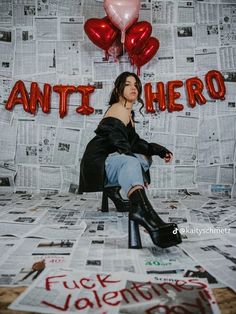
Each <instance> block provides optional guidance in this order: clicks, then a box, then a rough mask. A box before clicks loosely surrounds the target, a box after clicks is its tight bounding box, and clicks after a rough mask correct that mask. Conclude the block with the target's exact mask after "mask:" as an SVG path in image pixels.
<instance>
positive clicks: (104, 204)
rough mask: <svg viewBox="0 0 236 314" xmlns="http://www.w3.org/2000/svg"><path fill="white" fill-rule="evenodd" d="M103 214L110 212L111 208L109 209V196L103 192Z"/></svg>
mask: <svg viewBox="0 0 236 314" xmlns="http://www.w3.org/2000/svg"><path fill="white" fill-rule="evenodd" d="M101 211H102V212H109V207H108V196H107V195H106V194H105V193H104V192H103V193H102V209H101Z"/></svg>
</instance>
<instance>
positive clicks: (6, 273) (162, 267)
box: [0, 193, 236, 313]
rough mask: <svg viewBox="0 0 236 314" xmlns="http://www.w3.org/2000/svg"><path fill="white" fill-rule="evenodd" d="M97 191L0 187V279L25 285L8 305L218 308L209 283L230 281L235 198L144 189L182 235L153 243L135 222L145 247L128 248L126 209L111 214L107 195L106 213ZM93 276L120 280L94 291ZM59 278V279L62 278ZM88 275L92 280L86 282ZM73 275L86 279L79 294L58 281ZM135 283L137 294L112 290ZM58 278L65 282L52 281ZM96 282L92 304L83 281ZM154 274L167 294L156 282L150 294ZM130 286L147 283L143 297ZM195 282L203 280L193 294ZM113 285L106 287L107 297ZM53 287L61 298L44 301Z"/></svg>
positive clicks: (233, 282) (235, 258)
mask: <svg viewBox="0 0 236 314" xmlns="http://www.w3.org/2000/svg"><path fill="white" fill-rule="evenodd" d="M96 197H97V195H94V194H91V195H90V194H87V195H83V196H81V195H75V194H64V195H58V194H55V195H53V194H52V195H46V194H45V195H31V194H1V195H0V208H1V214H0V250H1V252H4V254H3V256H2V258H1V262H0V285H1V286H9V287H10V286H11V287H14V286H28V289H27V290H26V292H25V294H23V295H22V296H20V298H19V299H17V301H16V303H13V305H12V308H13V309H19V310H20V309H21V310H26V311H29V310H30V311H35V312H40V313H60V312H61V311H62V310H63V311H66V312H68V313H73V312H74V311H75V310H78V309H79V310H80V312H83V313H90V311H91V313H103V312H104V313H105V312H107V313H159V310H160V313H170V312H171V311H174V308H175V307H176V308H175V309H176V311H177V307H178V306H179V307H180V308H181V307H182V308H184V307H185V311H186V313H188V311H190V312H191V313H200V307H201V306H202V313H218V312H219V311H218V307H217V305H216V304H215V301H214V298H213V297H212V294H211V288H216V287H229V288H231V289H232V290H233V291H235V289H236V276H235V273H236V247H235V227H236V225H235V216H236V213H235V207H236V200H234V199H230V198H226V197H222V196H206V195H200V194H198V193H193V194H190V193H187V194H182V195H178V196H175V197H169V198H161V197H156V198H155V197H151V202H152V204H153V206H154V208H155V209H156V211H157V212H158V214H159V215H160V216H161V217H162V218H163V220H165V221H169V222H176V223H177V224H178V226H179V230H180V232H181V234H182V237H183V243H182V244H180V245H179V246H178V247H172V248H169V249H161V248H158V247H156V246H154V245H153V244H152V242H151V240H150V237H149V235H148V234H147V232H146V231H145V230H144V229H141V237H142V244H143V249H141V250H129V249H128V248H127V243H128V240H127V223H128V220H127V213H117V212H116V211H115V208H114V206H113V205H112V203H111V204H110V208H111V209H110V212H109V213H102V212H101V211H100V205H101V200H100V199H97V198H96ZM95 274H103V276H108V277H106V278H113V277H114V278H116V279H114V280H113V279H112V280H108V282H109V283H110V282H113V281H114V282H116V280H117V282H119V284H118V283H117V285H114V287H113V286H112V290H109V289H110V288H111V287H109V289H108V290H106V289H105V290H104V291H101V289H100V288H101V282H103V281H101V279H98V277H96V276H95ZM104 274H105V275H104ZM53 276H54V277H55V278H57V279H55V280H52V281H51V282H50V284H49V285H51V286H52V287H53V288H54V286H55V289H56V290H55V291H51V292H52V294H51V296H50V298H49V299H48V301H47V300H46V299H45V295H46V294H45V291H44V290H45V289H46V290H47V289H49V290H50V289H51V288H49V286H47V285H44V284H45V282H47V280H48V279H47V278H52V277H53ZM60 276H65V278H67V280H66V281H63V280H62V282H61V280H59V279H58V278H61V277H60ZM94 276H95V277H96V280H95V279H93V283H94V285H91V284H89V285H88V284H85V282H86V283H88V282H90V281H91V280H92V279H91V278H95V277H94ZM98 276H100V275H98ZM110 276H112V277H110ZM117 276H118V277H117ZM79 277H81V278H82V279H83V280H84V281H83V282H84V285H82V287H80V288H81V289H79V295H80V298H79V299H78V291H77V295H76V296H75V294H74V290H73V293H72V292H71V293H68V291H64V292H63V289H64V288H65V285H67V283H66V282H67V281H68V282H75V280H74V279H75V278H79ZM68 278H69V279H68ZM89 278H90V279H89ZM117 278H118V279H117ZM105 281H106V280H105ZM134 281H135V282H136V283H135V287H136V288H135V289H136V293H137V291H139V296H136V297H135V296H133V299H132V300H131V301H132V302H131V301H130V300H129V301H127V302H125V303H124V300H126V296H125V297H124V295H120V291H123V290H122V289H131V288H132V289H134V288H133V287H134V286H133V285H134ZM55 282H57V284H56V283H55ZM60 282H61V285H62V286H63V287H64V288H63V289H62V287H59V286H60ZM63 282H64V283H63ZM95 282H98V283H96V284H97V285H98V286H99V284H100V286H99V289H97V290H96V291H97V293H98V295H96V294H95V292H93V298H95V299H96V300H97V301H96V302H97V303H96V304H95V303H94V302H93V301H92V299H91V296H90V297H88V296H87V295H88V286H89V287H93V286H94V287H95V286H96V284H95ZM137 282H138V283H137ZM147 282H149V286H147ZM150 282H151V283H152V285H151V284H150ZM161 282H169V283H170V282H172V284H173V283H174V284H173V286H172V288H171V289H170V290H168V289H167V290H168V291H167V290H165V293H166V294H165V293H164V294H163V291H164V290H162V292H160V291H159V290H158V291H159V292H156V294H158V293H159V297H158V298H157V295H155V298H154V299H153V298H152V297H151V295H153V293H154V291H156V290H155V289H157V287H159V285H160V283H161ZM179 282H182V286H181V285H180V284H179ZM141 283H142V284H141ZM136 285H141V286H142V291H149V294H148V296H149V297H150V298H149V297H148V296H147V295H146V296H145V297H141V299H140V293H141V292H140V290H139V289H138V288H137V286H136ZM153 285H154V286H153ZM156 285H157V286H156ZM185 285H186V287H191V288H189V290H190V291H192V293H190V294H189V293H187V290H188V288H185V289H184V288H183V286H184V287H185ZM51 286H50V287H51ZM105 286H106V284H104V287H103V288H105ZM180 286H181V287H182V288H180ZM85 287H87V289H85ZM127 287H129V288H127ZM130 287H131V288H130ZM153 287H154V288H153ZM173 287H174V288H173ZM200 287H205V288H204V289H203V290H202V291H201V293H200V292H199V291H198V290H199V289H200ZM206 287H208V288H206ZM77 288H78V287H77ZM82 288H83V289H82ZM159 288H160V287H159ZM198 288H199V289H198ZM58 289H59V290H58ZM200 290H201V289H200ZM70 291H72V290H70ZM89 291H90V290H89ZM92 291H94V290H92ZM92 291H90V292H92ZM111 291H113V295H110V294H109V297H108V293H111ZM114 291H115V292H116V293H115V292H114ZM46 292H48V291H46ZM180 292H181V293H180ZM29 293H30V295H31V298H29ZM34 293H35V294H37V295H38V296H39V297H38V300H41V299H42V298H44V299H45V300H44V301H45V302H46V303H45V302H44V303H39V301H38V302H36V303H35V298H33V297H32V295H34ZM40 293H41V294H40ZM104 293H105V294H104ZM130 293H131V292H130ZM199 293H200V295H199ZM40 295H41V297H42V298H41V297H40ZM55 295H57V297H58V298H59V295H60V298H59V299H60V300H61V301H60V302H59V301H58V302H59V303H57V302H54V303H53V302H52V301H53V300H55ZM101 295H102V297H101ZM104 295H105V296H104ZM115 295H116V296H117V298H118V299H117V300H116V299H115ZM190 295H191V297H190ZM121 296H122V297H123V298H121V299H122V300H121V299H120V297H121ZM141 296H142V295H141ZM40 298H41V299H40ZM81 298H82V299H83V302H82V301H81V300H82V299H81ZM86 298H87V299H86ZM99 298H100V299H99ZM101 298H102V299H101ZM104 298H105V299H104ZM145 298H146V299H145ZM111 299H112V300H113V301H111ZM157 299H158V302H159V303H158V304H159V305H158V306H159V307H157V304H156V302H157ZM26 300H28V301H26ZM72 300H73V301H72ZM78 300H79V301H78ZM88 300H89V301H88ZM98 300H100V301H98ZM101 300H103V304H102V301H101ZM104 300H105V301H106V302H105V301H104ZM108 300H110V301H108ZM137 300H138V301H137ZM173 300H175V301H173ZM196 300H198V301H196ZM199 300H200V301H199ZM41 301H42V300H41ZM136 301H137V302H138V303H139V306H138V307H137V302H136ZM144 301H145V302H144ZM61 302H62V303H61ZM86 302H87V303H86ZM99 302H100V303H99ZM104 302H105V303H104ZM199 302H200V303H199ZM140 303H142V306H141V305H140ZM144 303H145V304H144ZM42 304H43V305H42ZM48 304H50V305H48ZM52 304H53V305H52ZM86 304H87V305H86ZM114 304H117V306H114ZM186 304H192V305H191V306H190V305H188V306H190V307H191V309H190V308H189V307H188V306H187V305H186ZM118 305H119V306H118ZM204 306H205V307H206V308H205V309H204V311H205V312H204V311H203V308H204ZM111 309H112V310H111ZM145 311H146V312H145ZM168 311H169V312H168ZM183 313H185V312H184V310H183Z"/></svg>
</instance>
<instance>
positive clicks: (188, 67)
mask: <svg viewBox="0 0 236 314" xmlns="http://www.w3.org/2000/svg"><path fill="white" fill-rule="evenodd" d="M235 12H236V4H235V1H234V0H231V1H223V0H218V1H217V0H216V1H156V0H152V1H150V0H149V1H148V0H146V1H141V9H140V17H139V20H140V21H141V20H146V21H149V22H150V23H151V24H152V35H153V36H155V37H157V38H158V39H159V41H160V49H159V50H158V52H157V54H156V56H155V57H154V58H153V59H152V60H151V61H150V62H149V63H148V64H146V65H145V66H143V67H142V68H141V77H140V78H141V80H142V82H143V84H144V83H147V82H150V83H152V84H153V88H154V86H155V84H156V82H158V81H162V82H164V83H166V82H167V81H171V80H175V79H180V80H183V82H185V80H186V79H187V78H190V77H194V76H198V77H199V78H200V79H202V81H203V82H204V76H205V75H206V73H207V72H208V71H209V70H213V69H215V70H219V71H221V73H222V74H223V76H224V79H225V84H226V97H225V100H223V101H216V100H213V99H211V98H210V97H209V96H208V94H207V91H206V87H205V89H204V96H205V97H206V98H207V103H206V104H205V105H202V106H200V105H197V106H196V107H195V108H189V107H188V106H187V99H186V92H185V87H183V88H181V89H179V91H180V92H181V103H182V104H183V105H184V110H182V111H180V112H173V113H169V112H167V111H164V112H158V111H157V112H156V113H155V114H150V113H149V114H147V113H145V111H143V114H144V116H142V115H140V114H139V113H138V108H137V110H136V111H137V115H136V120H139V121H140V122H141V123H139V124H138V125H137V131H138V132H139V133H140V135H141V136H142V137H143V138H145V139H146V140H150V141H156V142H158V143H160V144H162V145H165V146H166V147H168V148H169V149H170V150H172V151H173V154H174V161H173V162H172V164H171V165H165V164H164V162H163V161H162V160H161V159H160V158H158V157H154V160H153V161H154V162H153V171H152V185H151V186H150V188H149V191H150V193H152V194H153V195H156V194H158V193H162V192H163V193H168V192H166V191H176V190H182V189H195V188H202V189H203V190H205V191H210V192H212V193H221V194H224V195H231V194H232V195H235V190H236V189H235V185H236V182H235V180H236V168H235V158H236V157H235V133H236V129H235V126H236V102H235V96H236V40H235V33H236V22H235V21H236V14H235ZM104 16H105V11H104V9H103V1H100V0H86V1H79V0H71V1H62V0H37V1H36V0H20V1H19V0H8V1H4V0H1V1H0V60H1V62H0V190H1V191H4V192H15V191H33V192H43V191H45V190H52V191H56V192H67V191H69V190H70V187H72V188H74V189H75V190H76V187H77V185H78V178H79V165H80V159H81V156H82V154H83V151H84V149H85V146H86V144H87V142H88V141H89V139H90V138H91V137H92V136H93V135H94V133H93V130H94V129H95V126H96V124H97V123H98V121H99V120H100V119H101V118H102V116H103V114H104V112H105V110H106V108H107V107H106V106H107V102H108V98H109V93H110V91H111V89H112V86H113V82H114V79H115V78H116V76H117V75H118V74H119V73H121V72H122V71H125V70H128V71H135V72H136V69H133V67H132V66H131V65H130V62H129V60H128V56H127V54H124V55H123V56H122V57H121V58H120V59H119V62H116V61H114V60H113V59H112V58H109V60H108V61H106V60H105V58H104V51H102V50H101V49H100V48H98V47H96V46H95V45H94V44H93V43H92V42H91V41H90V40H89V39H88V37H87V35H86V34H85V33H84V28H83V25H84V22H85V21H86V20H87V19H89V18H92V17H95V18H102V17H104ZM19 79H20V80H23V81H24V83H25V85H26V88H27V89H28V90H29V87H30V83H31V82H32V81H36V82H38V84H39V86H40V87H41V88H42V86H43V84H44V83H49V84H52V85H56V84H65V85H66V84H72V85H76V86H78V85H82V84H85V85H86V84H94V85H95V86H96V89H95V91H94V93H93V94H92V95H91V97H90V104H91V106H93V107H94V108H95V112H94V114H92V115H89V116H83V115H79V114H78V113H77V112H76V111H75V108H76V107H77V106H78V104H80V103H81V95H80V94H79V93H76V94H72V95H71V97H70V99H69V108H68V115H67V116H66V117H64V119H60V117H59V110H58V107H59V99H58V94H56V93H52V101H51V112H50V114H44V113H43V112H42V111H41V109H40V110H39V111H38V112H37V114H36V115H31V114H29V113H26V112H25V111H24V110H23V107H22V106H21V105H17V106H15V108H14V110H13V111H11V112H10V111H7V110H5V107H4V105H5V103H6V100H7V99H8V96H9V94H10V91H11V89H12V87H13V85H14V83H15V82H16V81H17V80H19Z"/></svg>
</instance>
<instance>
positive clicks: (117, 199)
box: [102, 186, 130, 212]
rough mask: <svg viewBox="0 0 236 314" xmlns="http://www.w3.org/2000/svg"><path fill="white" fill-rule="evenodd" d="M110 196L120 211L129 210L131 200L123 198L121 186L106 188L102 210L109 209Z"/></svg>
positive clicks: (106, 210)
mask: <svg viewBox="0 0 236 314" xmlns="http://www.w3.org/2000/svg"><path fill="white" fill-rule="evenodd" d="M105 197H106V198H105ZM108 198H110V199H111V200H112V202H113V203H114V205H115V207H116V210H117V211H118V212H129V210H130V201H129V200H124V199H123V198H122V196H121V194H120V186H114V187H107V188H104V190H103V196H102V212H108V211H109V206H108ZM103 201H104V204H103Z"/></svg>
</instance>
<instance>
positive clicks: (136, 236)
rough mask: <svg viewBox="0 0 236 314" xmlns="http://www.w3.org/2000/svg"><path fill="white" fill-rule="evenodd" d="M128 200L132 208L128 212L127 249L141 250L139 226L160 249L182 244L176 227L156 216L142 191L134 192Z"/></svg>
mask: <svg viewBox="0 0 236 314" xmlns="http://www.w3.org/2000/svg"><path fill="white" fill-rule="evenodd" d="M129 198H130V201H131V207H132V208H131V210H130V212H129V233H128V235H129V248H135V249H140V248H142V243H141V238H140V233H139V225H141V226H143V227H144V228H145V229H146V230H147V231H148V233H149V235H150V237H151V239H152V241H153V243H154V244H155V245H157V246H160V247H161V248H167V247H170V246H174V245H177V244H179V243H181V242H182V240H181V235H180V233H179V231H178V227H177V225H176V224H175V223H166V222H164V221H163V220H162V219H161V218H160V217H159V216H158V214H157V213H156V212H155V210H154V209H153V207H152V205H151V204H150V202H149V200H148V198H147V196H146V193H145V190H144V189H138V190H136V191H134V192H133V193H132V194H131V195H130V197H129Z"/></svg>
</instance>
